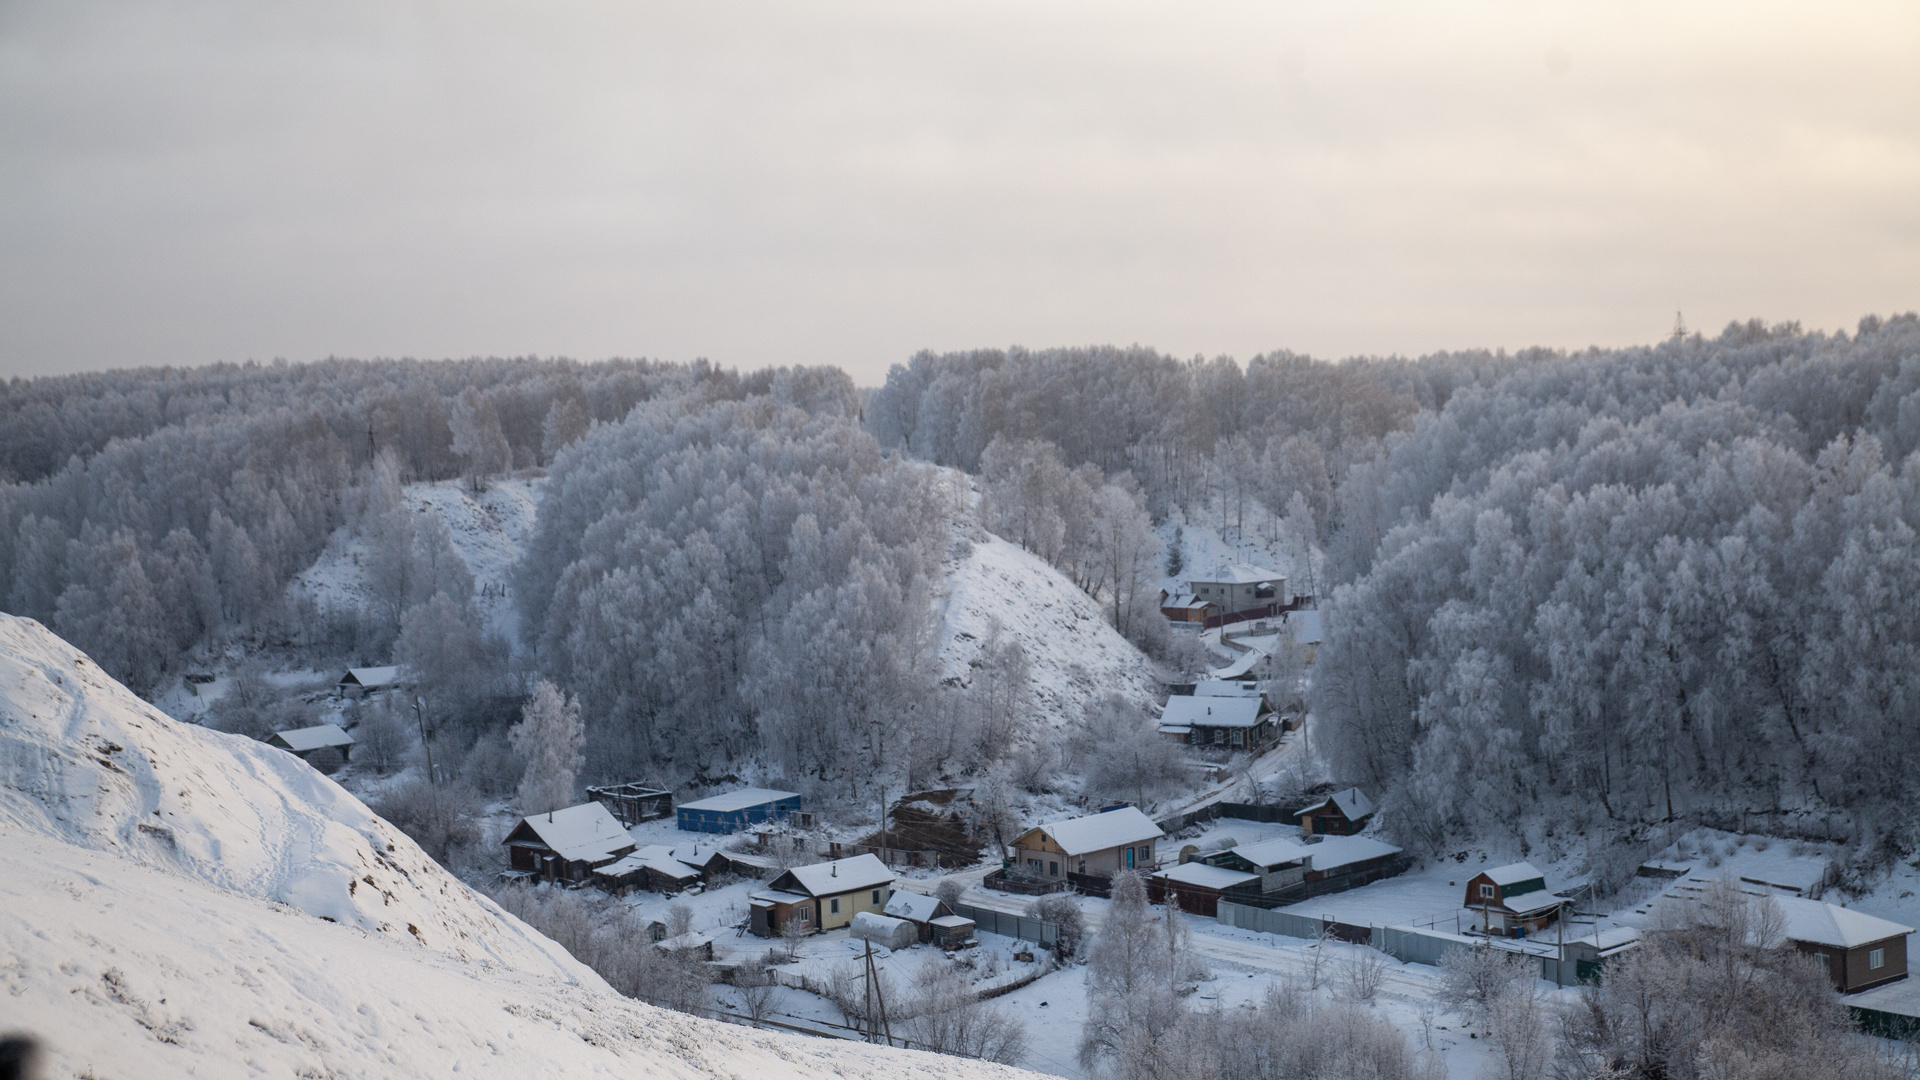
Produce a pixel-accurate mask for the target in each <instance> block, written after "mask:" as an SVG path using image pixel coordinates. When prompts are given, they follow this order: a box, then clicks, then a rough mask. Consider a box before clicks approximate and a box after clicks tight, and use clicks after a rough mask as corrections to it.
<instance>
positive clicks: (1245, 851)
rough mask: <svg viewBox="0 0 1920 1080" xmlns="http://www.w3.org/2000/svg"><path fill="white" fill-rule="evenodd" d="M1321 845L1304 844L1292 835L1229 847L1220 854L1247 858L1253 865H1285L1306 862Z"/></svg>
mask: <svg viewBox="0 0 1920 1080" xmlns="http://www.w3.org/2000/svg"><path fill="white" fill-rule="evenodd" d="M1324 842H1325V841H1322V843H1324ZM1319 846H1320V845H1319V844H1304V843H1301V842H1300V841H1299V840H1295V839H1293V838H1291V837H1286V836H1281V837H1276V838H1275V839H1272V840H1262V841H1260V842H1259V843H1257V844H1242V845H1241V846H1239V847H1234V848H1228V849H1227V850H1225V851H1222V852H1220V854H1221V855H1232V856H1234V857H1235V858H1240V859H1245V860H1246V861H1247V862H1248V863H1249V864H1251V865H1253V866H1284V865H1286V864H1288V863H1297V862H1306V861H1307V860H1308V859H1309V858H1311V857H1312V856H1313V851H1314V849H1315V848H1317V847H1319Z"/></svg>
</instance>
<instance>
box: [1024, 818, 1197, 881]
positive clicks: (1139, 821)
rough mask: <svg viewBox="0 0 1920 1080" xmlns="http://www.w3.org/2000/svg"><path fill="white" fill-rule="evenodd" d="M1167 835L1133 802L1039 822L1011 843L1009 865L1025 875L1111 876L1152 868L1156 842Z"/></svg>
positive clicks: (1056, 877) (1053, 877) (1061, 877)
mask: <svg viewBox="0 0 1920 1080" xmlns="http://www.w3.org/2000/svg"><path fill="white" fill-rule="evenodd" d="M1165 835H1166V834H1165V833H1163V832H1161V831H1160V826H1158V825H1155V824H1154V823H1153V819H1152V818H1149V817H1148V816H1147V815H1145V814H1143V813H1141V812H1140V811H1139V810H1138V809H1137V808H1135V807H1132V806H1121V807H1116V808H1114V809H1112V810H1107V811H1104V812H1102V813H1098V814H1090V815H1088V816H1086V817H1079V818H1073V819H1071V820H1068V821H1056V822H1054V823H1052V824H1051V825H1039V826H1035V827H1034V828H1031V829H1028V830H1027V831H1026V832H1024V833H1021V834H1020V835H1019V836H1018V837H1017V838H1015V840H1014V841H1013V844H1012V845H1011V846H1012V849H1013V865H1014V866H1015V867H1018V868H1019V869H1020V870H1022V871H1023V872H1024V874H1025V875H1026V876H1028V877H1037V878H1043V879H1046V880H1049V881H1052V880H1059V881H1065V880H1066V879H1067V877H1068V875H1072V874H1080V875H1089V876H1093V877H1101V878H1110V877H1112V876H1113V875H1114V874H1117V873H1119V872H1120V871H1122V870H1151V869H1153V867H1154V865H1155V860H1154V842H1155V841H1156V840H1159V839H1160V838H1161V837H1162V836H1165Z"/></svg>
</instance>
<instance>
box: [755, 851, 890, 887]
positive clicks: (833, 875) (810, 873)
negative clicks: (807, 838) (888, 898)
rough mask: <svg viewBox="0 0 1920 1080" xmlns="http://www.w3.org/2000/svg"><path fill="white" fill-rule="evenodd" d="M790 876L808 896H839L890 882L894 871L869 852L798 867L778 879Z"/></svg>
mask: <svg viewBox="0 0 1920 1080" xmlns="http://www.w3.org/2000/svg"><path fill="white" fill-rule="evenodd" d="M788 879H791V880H792V881H793V883H794V884H796V885H798V886H799V887H800V888H801V889H802V890H804V891H805V892H806V893H807V894H808V895H809V896H838V895H840V894H841V893H849V892H856V891H858V890H860V889H874V888H880V887H883V886H886V885H891V884H893V871H891V870H889V869H887V864H886V863H883V862H881V861H880V859H879V857H878V856H876V855H872V854H867V855H855V856H854V857H852V858H850V859H835V860H833V861H832V862H823V863H814V864H813V865H812V866H796V867H794V868H793V869H791V870H788V871H787V872H786V873H784V874H782V875H780V877H779V878H778V879H777V880H779V881H786V880H788Z"/></svg>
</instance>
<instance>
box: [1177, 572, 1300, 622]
mask: <svg viewBox="0 0 1920 1080" xmlns="http://www.w3.org/2000/svg"><path fill="white" fill-rule="evenodd" d="M1187 586H1188V588H1189V590H1190V591H1191V592H1192V594H1193V595H1194V596H1195V597H1196V598H1197V599H1199V600H1201V601H1203V602H1205V603H1209V604H1213V605H1216V606H1218V607H1219V608H1220V610H1221V611H1222V612H1224V613H1225V614H1227V615H1229V616H1231V615H1238V614H1240V613H1242V612H1248V611H1256V612H1261V613H1264V614H1268V615H1274V614H1278V613H1279V611H1280V609H1281V608H1282V607H1284V606H1286V604H1287V603H1288V602H1289V601H1291V600H1292V596H1291V594H1289V593H1288V591H1287V578H1286V575H1284V574H1282V573H1280V572H1279V571H1277V570H1269V569H1267V568H1266V567H1264V566H1253V565H1250V564H1248V563H1242V562H1229V563H1222V564H1221V565H1219V566H1217V567H1214V568H1213V569H1212V570H1209V571H1207V572H1205V573H1203V574H1196V575H1194V576H1193V577H1192V578H1190V579H1189V580H1188V582H1187Z"/></svg>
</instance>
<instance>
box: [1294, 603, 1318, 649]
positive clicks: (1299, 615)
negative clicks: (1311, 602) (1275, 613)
mask: <svg viewBox="0 0 1920 1080" xmlns="http://www.w3.org/2000/svg"><path fill="white" fill-rule="evenodd" d="M1287 629H1289V630H1291V631H1293V640H1294V643H1295V644H1297V645H1318V644H1320V640H1321V638H1322V637H1324V636H1325V634H1326V626H1325V624H1323V623H1322V622H1321V621H1320V613H1319V612H1318V611H1316V610H1314V609H1313V608H1301V609H1300V610H1299V611H1289V612H1287Z"/></svg>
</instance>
